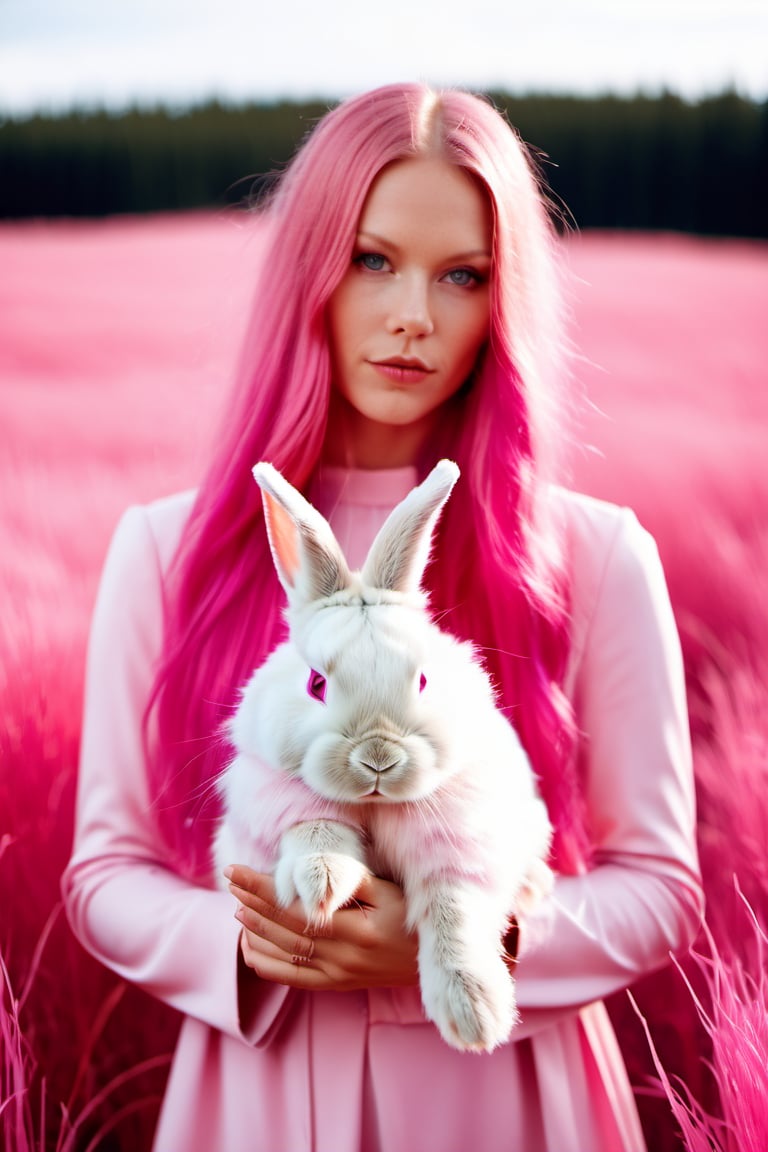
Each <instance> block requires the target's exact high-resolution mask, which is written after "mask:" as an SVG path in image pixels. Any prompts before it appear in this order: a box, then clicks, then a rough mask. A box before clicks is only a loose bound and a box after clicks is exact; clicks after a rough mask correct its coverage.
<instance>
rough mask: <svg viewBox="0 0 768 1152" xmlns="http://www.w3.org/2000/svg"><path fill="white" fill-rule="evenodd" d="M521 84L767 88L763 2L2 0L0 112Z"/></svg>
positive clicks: (699, 90)
mask: <svg viewBox="0 0 768 1152" xmlns="http://www.w3.org/2000/svg"><path fill="white" fill-rule="evenodd" d="M398 80H424V81H427V82H430V83H434V84H448V85H459V86H461V87H468V88H471V89H475V90H487V89H490V88H497V89H503V90H505V91H507V92H512V93H524V92H568V93H573V94H577V95H582V94H597V93H604V92H613V93H616V94H619V95H631V94H633V93H635V92H638V91H642V92H646V93H647V94H649V95H653V94H655V93H657V92H659V91H661V90H662V89H665V88H666V89H668V90H670V91H672V92H675V93H677V94H678V95H680V96H683V97H684V98H686V99H690V100H696V99H700V98H701V97H703V96H707V95H712V94H713V93H717V92H720V91H722V90H723V89H725V88H729V87H733V88H735V89H736V91H738V92H739V93H740V94H742V95H744V96H750V97H752V98H755V99H759V100H762V99H765V98H766V97H768V0H525V2H521V0H426V2H425V0H373V2H372V0H268V2H265V0H0V114H2V115H6V116H7V115H12V116H24V115H28V114H30V113H32V112H35V111H63V110H66V109H67V108H72V107H81V108H92V107H106V108H110V109H120V108H122V107H126V106H129V105H132V104H134V105H144V106H146V105H154V104H159V103H162V104H165V105H167V106H171V107H174V106H175V107H183V106H185V105H188V104H190V103H199V102H201V101H204V100H206V99H209V98H212V97H217V98H219V99H222V100H224V101H233V102H239V101H243V100H246V99H256V100H265V99H266V100H272V99H282V98H288V99H305V98H310V97H318V98H321V99H322V98H328V99H329V100H333V99H336V98H339V97H343V96H346V95H350V94H351V93H354V92H360V91H363V90H365V89H368V88H372V87H375V86H376V85H378V84H386V83H391V82H394V81H398Z"/></svg>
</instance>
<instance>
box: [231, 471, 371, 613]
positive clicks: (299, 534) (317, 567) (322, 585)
mask: <svg viewBox="0 0 768 1152" xmlns="http://www.w3.org/2000/svg"><path fill="white" fill-rule="evenodd" d="M253 476H254V479H255V480H256V483H257V484H258V485H259V487H260V488H261V495H262V499H263V501H264V518H265V520H266V523H267V535H268V537H269V547H270V549H271V552H272V559H273V560H274V563H275V568H276V569H277V575H278V576H279V578H280V583H281V584H282V585H283V588H284V589H285V591H286V593H287V595H288V598H289V600H291V601H295V600H296V599H300V600H303V601H305V602H307V603H311V602H312V601H314V600H319V599H322V598H323V597H326V596H332V595H333V593H334V592H339V591H341V589H343V588H346V587H347V586H348V584H349V581H350V576H349V568H348V566H347V562H346V560H345V559H344V556H343V554H342V551H341V548H340V547H339V545H338V543H337V540H336V537H335V536H334V534H333V532H332V531H331V527H330V525H329V524H328V521H327V520H326V519H325V518H324V517H323V516H321V515H320V513H319V512H318V511H317V509H316V508H313V507H312V505H311V504H310V503H309V501H308V500H305V499H304V497H303V496H302V495H301V493H300V492H298V491H297V490H296V489H295V488H294V487H293V485H291V484H289V483H288V481H287V480H286V479H285V478H284V477H283V476H281V475H280V473H279V472H278V471H277V469H276V468H273V467H272V465H271V464H265V463H261V464H257V465H256V467H255V468H254V469H253Z"/></svg>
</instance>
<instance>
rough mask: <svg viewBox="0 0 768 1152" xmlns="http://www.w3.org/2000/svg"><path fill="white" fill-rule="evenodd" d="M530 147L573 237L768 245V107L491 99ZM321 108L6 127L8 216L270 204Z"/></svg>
mask: <svg viewBox="0 0 768 1152" xmlns="http://www.w3.org/2000/svg"><path fill="white" fill-rule="evenodd" d="M487 95H488V96H489V98H490V99H491V100H492V101H493V102H494V104H495V105H496V106H497V107H498V108H500V109H502V110H503V111H504V112H505V113H506V115H507V116H508V118H509V120H510V122H511V123H512V124H513V125H515V127H516V128H517V129H518V131H519V132H520V134H521V136H522V137H523V139H524V140H525V141H526V142H527V143H528V144H529V145H530V147H531V149H532V151H533V153H534V155H536V157H537V159H538V161H539V167H540V170H541V173H542V178H543V180H544V181H545V182H546V184H547V186H548V187H549V189H550V193H551V199H552V202H553V211H554V213H555V215H556V217H557V218H558V220H559V221H560V222H561V223H562V224H563V226H570V225H575V226H577V227H578V228H611V229H622V230H627V229H629V230H638V229H640V230H650V231H682V232H693V233H698V234H701V235H712V236H718V235H721V236H741V237H750V238H765V237H766V236H768V219H767V217H766V213H765V204H766V203H768V103H765V102H763V103H756V102H754V101H751V100H748V99H745V98H743V97H741V96H739V95H738V94H737V93H735V92H723V93H720V94H719V95H716V96H711V97H708V98H706V99H702V100H700V101H697V102H695V103H690V102H686V101H685V100H683V99H681V98H680V97H679V96H676V95H673V94H672V93H663V94H662V95H659V96H646V95H637V96H635V97H631V98H622V97H617V96H599V97H590V98H582V97H575V96H555V95H536V96H533V95H531V96H513V95H509V94H507V93H504V92H492V93H488V94H487ZM327 107H328V105H327V104H323V103H320V102H314V103H295V102H282V103H272V104H249V105H243V106H225V105H222V104H220V103H208V104H205V105H202V106H198V107H193V108H190V109H187V110H184V111H174V110H171V109H167V108H156V109H152V110H139V109H134V110H132V111H128V112H124V113H121V114H119V115H118V114H110V113H108V112H106V111H80V112H77V111H73V112H69V113H67V114H66V115H57V116H54V115H36V116H32V117H28V118H26V119H6V120H5V121H0V172H2V180H1V181H0V217H5V218H7V219H18V218H23V217H36V218H39V217H51V216H63V217H102V216H111V215H115V214H134V213H147V212H169V211H188V210H192V209H203V208H207V209H211V208H213V209H216V208H221V207H224V206H227V205H233V204H236V205H244V206H248V205H251V204H253V203H254V201H255V202H258V200H259V198H260V197H261V196H262V195H263V193H264V192H265V190H266V189H268V187H269V185H270V183H271V182H272V179H273V177H274V175H275V174H276V173H278V172H279V171H280V170H281V169H282V168H283V167H284V165H285V163H286V162H287V160H288V159H289V158H290V156H291V155H292V154H293V152H294V151H295V149H296V147H297V145H298V144H299V142H300V141H301V140H302V138H303V137H304V136H305V135H306V133H307V132H308V131H310V130H311V128H312V127H313V125H314V124H315V123H316V122H317V120H318V119H319V118H320V116H322V114H323V113H324V112H325V111H326V110H327Z"/></svg>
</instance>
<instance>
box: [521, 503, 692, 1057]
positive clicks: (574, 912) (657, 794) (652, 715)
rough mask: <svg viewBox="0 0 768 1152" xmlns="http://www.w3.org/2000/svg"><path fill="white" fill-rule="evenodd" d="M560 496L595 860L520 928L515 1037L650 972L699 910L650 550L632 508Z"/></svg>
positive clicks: (682, 733)
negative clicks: (564, 502) (570, 565)
mask: <svg viewBox="0 0 768 1152" xmlns="http://www.w3.org/2000/svg"><path fill="white" fill-rule="evenodd" d="M567 499H568V504H569V505H570V513H569V519H570V521H571V526H572V529H573V541H574V553H573V562H574V575H575V585H574V602H575V607H576V614H575V621H574V652H573V659H572V669H573V683H572V690H573V693H574V701H575V706H576V714H577V720H578V724H579V728H580V730H581V732H582V733H583V735H584V752H583V756H582V772H583V781H584V788H585V796H586V807H587V812H588V818H589V824H590V832H591V836H592V839H593V843H594V845H595V858H594V867H593V868H592V870H591V871H590V872H589V873H587V874H586V875H584V876H578V877H560V878H558V880H557V882H556V885H555V890H554V894H553V897H552V899H551V901H549V902H548V904H547V905H546V906H544V907H543V908H542V909H541V912H540V914H539V915H538V916H537V917H534V918H532V919H531V920H530V921H529V922H528V923H527V924H526V925H525V929H524V934H523V935H524V937H525V934H526V933H528V934H529V935H530V937H531V938H532V939H533V941H534V943H533V946H532V948H531V950H530V954H529V955H526V950H525V945H524V948H523V958H522V961H521V963H520V966H519V970H518V996H519V1001H520V1005H521V1008H522V1010H523V1021H524V1025H523V1029H522V1030H521V1033H520V1034H521V1035H522V1034H523V1033H524V1032H530V1031H532V1030H536V1029H537V1028H538V1027H541V1026H542V1025H543V1024H545V1023H548V1022H550V1021H551V1020H552V1019H553V1018H554V1017H556V1016H557V1015H558V1014H559V1013H560V1012H561V1011H562V1010H563V1009H566V1010H567V1009H568V1008H569V1007H571V1008H572V1007H578V1006H580V1005H583V1004H587V1003H589V1002H591V1001H594V1000H597V999H601V998H603V997H605V996H607V995H609V994H610V993H612V992H614V991H616V990H617V989H620V988H623V987H625V986H626V985H628V984H629V983H631V982H632V980H634V979H635V978H636V977H638V976H640V975H642V974H644V973H646V972H649V971H652V970H653V969H655V968H657V967H659V966H660V965H662V964H663V963H664V962H665V961H666V960H667V958H668V955H669V952H670V951H680V950H681V949H684V948H685V947H687V946H688V944H689V943H690V942H691V940H692V938H693V936H694V935H695V933H696V930H697V927H698V925H699V921H700V918H701V910H702V905H701V885H700V876H699V869H698V860H697V853H696V847H695V808H694V795H693V774H692V768H691V754H690V743H689V733H688V722H687V713H686V706H685V687H684V679H683V668H682V659H681V654H680V646H679V641H678V636H677V631H676V628H675V623H674V620H673V616H672V609H671V606H670V602H669V597H668V594H667V590H666V585H665V581H664V577H663V573H662V569H661V564H660V562H659V558H658V553H657V550H656V546H655V543H654V541H653V540H652V538H651V537H650V536H649V535H648V533H647V532H645V531H644V530H643V529H642V528H641V527H640V525H639V524H638V522H637V520H636V518H635V516H634V515H633V514H632V513H631V512H629V511H627V510H623V511H619V510H617V509H615V508H613V507H611V506H609V505H604V504H601V503H600V502H598V501H591V500H586V499H584V498H573V497H569V498H567ZM553 1010H554V1011H553Z"/></svg>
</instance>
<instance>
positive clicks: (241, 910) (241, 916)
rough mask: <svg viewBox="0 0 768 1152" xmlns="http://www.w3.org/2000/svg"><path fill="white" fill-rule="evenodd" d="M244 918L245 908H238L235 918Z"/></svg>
mask: <svg viewBox="0 0 768 1152" xmlns="http://www.w3.org/2000/svg"><path fill="white" fill-rule="evenodd" d="M242 918H243V909H242V908H238V910H237V912H235V920H242Z"/></svg>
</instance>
